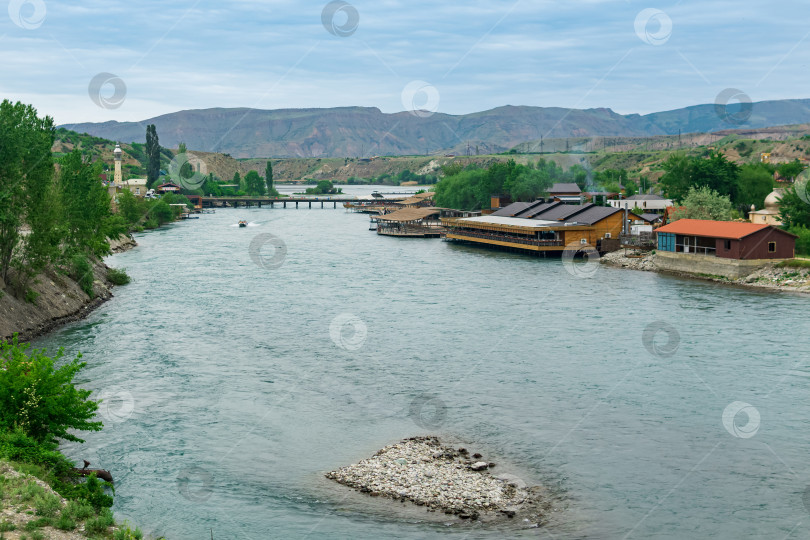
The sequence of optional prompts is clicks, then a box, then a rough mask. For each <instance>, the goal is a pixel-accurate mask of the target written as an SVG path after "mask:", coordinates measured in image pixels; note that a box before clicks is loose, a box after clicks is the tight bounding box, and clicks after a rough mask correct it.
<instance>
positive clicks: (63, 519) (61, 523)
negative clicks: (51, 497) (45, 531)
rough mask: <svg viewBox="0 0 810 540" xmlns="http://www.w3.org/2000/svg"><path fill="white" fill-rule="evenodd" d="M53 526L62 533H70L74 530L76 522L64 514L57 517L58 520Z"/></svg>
mask: <svg viewBox="0 0 810 540" xmlns="http://www.w3.org/2000/svg"><path fill="white" fill-rule="evenodd" d="M53 526H54V527H56V528H57V529H59V530H62V531H72V530H73V529H75V528H76V522H75V521H73V520H72V519H70V517H68V516H66V515H65V514H62V515H61V516H59V519H57V520H56V522H55V523H54V524H53Z"/></svg>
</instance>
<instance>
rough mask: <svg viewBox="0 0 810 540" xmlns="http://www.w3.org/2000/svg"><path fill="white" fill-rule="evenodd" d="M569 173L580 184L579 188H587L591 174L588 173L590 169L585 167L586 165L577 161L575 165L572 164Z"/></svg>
mask: <svg viewBox="0 0 810 540" xmlns="http://www.w3.org/2000/svg"><path fill="white" fill-rule="evenodd" d="M568 174H569V175H570V176H571V179H572V180H573V182H574V183H575V184H576V185H577V186H579V189H581V190H583V191H584V190H585V189H587V187H588V177H589V176H590V174H589V173H588V170H587V169H585V167H583V166H582V165H580V164H579V163H575V164H574V165H572V166H571V168H570V169H568Z"/></svg>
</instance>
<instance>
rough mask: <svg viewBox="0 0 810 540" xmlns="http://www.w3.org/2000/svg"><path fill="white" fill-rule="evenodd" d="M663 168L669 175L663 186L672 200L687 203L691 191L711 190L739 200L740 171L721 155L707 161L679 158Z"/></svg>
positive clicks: (703, 159)
mask: <svg viewBox="0 0 810 540" xmlns="http://www.w3.org/2000/svg"><path fill="white" fill-rule="evenodd" d="M663 168H664V170H665V171H666V172H665V174H664V176H662V177H661V184H662V185H663V186H664V191H665V193H666V194H667V195H668V196H669V197H670V198H671V199H674V200H678V201H680V200H683V198H684V197H685V196H686V195H687V193H688V192H689V190H690V188H692V187H699V186H707V187H709V188H711V189H713V190H714V191H716V192H718V193H719V194H720V195H726V196H728V197H730V198H731V199H732V200H736V196H737V175H738V174H739V167H738V166H737V165H736V164H734V163H732V162H730V161H728V159H726V157H725V156H724V155H723V154H721V153H718V152H714V151H711V152H709V155H708V157H706V158H701V157H697V156H695V157H688V156H685V155H683V154H675V155H673V156H670V158H669V159H668V160H667V161H666V162H664V164H663Z"/></svg>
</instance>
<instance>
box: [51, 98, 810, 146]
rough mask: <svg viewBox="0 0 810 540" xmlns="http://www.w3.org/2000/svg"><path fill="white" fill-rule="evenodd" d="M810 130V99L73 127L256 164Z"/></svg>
mask: <svg viewBox="0 0 810 540" xmlns="http://www.w3.org/2000/svg"><path fill="white" fill-rule="evenodd" d="M806 122H810V99H790V100H777V101H762V102H758V103H753V104H750V105H747V106H741V105H739V104H736V105H735V106H729V107H728V109H723V108H718V107H717V106H715V105H714V104H706V105H695V106H692V107H686V108H682V109H676V110H672V111H664V112H657V113H651V114H646V115H639V114H627V115H622V114H618V113H616V112H614V111H612V110H611V109H606V108H598V109H566V108H559V107H529V106H511V105H509V106H504V107H498V108H495V109H492V110H488V111H483V112H477V113H471V114H464V115H450V114H443V113H435V114H430V113H427V112H426V111H420V112H418V113H416V114H415V113H412V112H399V113H393V114H388V113H383V112H381V111H380V110H379V109H377V108H373V107H337V108H329V109H279V110H260V109H248V108H231V109H224V108H215V109H198V110H188V111H180V112H175V113H171V114H165V115H162V116H158V117H155V118H149V119H146V120H143V121H142V122H116V121H110V122H102V123H81V124H66V125H64V126H60V127H64V128H67V129H71V130H73V131H77V132H79V133H88V134H90V135H95V136H97V137H104V138H107V139H112V140H116V141H120V142H126V143H130V142H137V143H143V142H145V139H146V126H147V125H148V124H155V126H156V128H157V132H158V136H159V137H160V144H161V145H162V146H165V147H169V148H177V146H178V145H179V143H181V142H184V143H185V144H186V146H187V147H188V148H189V149H193V150H199V151H203V152H222V153H227V154H230V155H232V156H233V157H235V158H251V157H263V158H268V157H276V158H295V157H371V156H376V155H393V156H397V155H426V154H446V153H457V154H466V153H468V152H469V153H470V154H477V153H481V154H484V153H495V152H503V151H506V150H509V149H511V148H513V147H515V146H516V145H518V144H521V143H526V142H529V141H537V140H539V139H540V138H541V137H542V138H558V139H559V138H567V137H576V138H582V137H648V136H655V135H677V134H678V133H707V132H712V131H718V130H727V129H733V128H763V127H770V126H780V125H790V124H800V123H806Z"/></svg>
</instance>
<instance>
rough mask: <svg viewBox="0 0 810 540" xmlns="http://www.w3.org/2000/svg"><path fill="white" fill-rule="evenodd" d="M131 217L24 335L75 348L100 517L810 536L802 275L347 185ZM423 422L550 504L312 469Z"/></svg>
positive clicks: (426, 430) (415, 531)
mask: <svg viewBox="0 0 810 540" xmlns="http://www.w3.org/2000/svg"><path fill="white" fill-rule="evenodd" d="M370 189H371V188H370V187H368V186H364V187H362V188H360V187H353V188H347V189H345V191H348V192H350V193H368V192H369V191H370ZM379 189H381V190H382V189H383V188H379ZM389 191H390V189H389ZM239 219H246V220H248V221H250V222H251V226H250V227H247V228H238V227H235V226H234V224H235V223H236V222H237V221H238V220H239ZM136 239H137V241H138V243H139V244H140V245H139V247H137V248H136V249H134V250H132V251H130V252H127V253H124V254H121V255H115V256H113V257H111V258H110V259H109V261H108V262H109V264H111V265H113V266H116V267H124V268H126V270H127V272H128V273H129V274H130V276H131V277H132V284H130V285H128V286H125V287H120V288H116V290H115V298H114V299H112V300H111V301H109V302H107V303H106V304H105V305H103V306H102V307H101V308H99V309H98V310H97V311H95V312H94V313H93V314H92V315H91V316H90V317H89V318H87V319H86V320H84V321H81V322H78V323H75V324H71V325H69V326H67V327H64V328H62V329H61V330H59V331H56V332H54V333H52V334H50V335H48V336H46V337H43V338H40V339H38V340H37V341H36V342H35V345H36V346H37V347H47V348H49V349H50V350H53V349H55V348H57V347H58V346H64V347H65V349H66V352H67V354H68V355H75V354H76V352H77V351H81V352H82V353H83V355H84V356H83V359H84V360H85V361H86V362H87V368H86V369H85V370H83V371H82V372H81V373H80V377H81V380H80V383H81V384H82V386H84V387H87V388H90V389H93V390H95V391H96V392H97V394H96V396H97V397H104V398H105V402H104V403H103V404H102V406H101V409H100V412H101V416H102V419H103V420H104V423H105V428H104V430H103V431H102V432H99V433H91V434H86V435H85V438H86V439H87V442H86V443H85V444H83V445H75V444H71V445H66V446H65V452H66V453H67V454H68V455H69V456H70V457H72V458H75V459H76V460H77V461H79V460H80V459H82V458H85V459H88V460H89V461H91V462H92V463H93V465H94V466H98V467H102V468H106V469H110V470H111V471H112V472H113V475H114V477H115V479H116V496H115V501H116V502H115V507H114V509H115V512H116V516H117V517H118V518H119V519H122V520H123V519H128V520H130V521H131V522H133V523H135V524H138V525H139V526H141V528H142V529H143V530H144V532H147V533H149V534H151V535H158V534H165V535H166V536H167V537H168V538H169V539H171V540H182V539H207V538H210V537H211V535H212V534H213V537H214V538H215V539H217V540H220V539H254V540H261V539H266V538H313V539H314V538H329V539H332V538H361V539H366V538H367V539H372V538H382V537H396V538H408V539H416V538H448V539H459V540H460V539H463V538H482V539H484V538H486V539H490V538H492V539H494V538H502V537H505V536H508V537H515V538H555V539H560V538H564V539H568V538H673V539H674V538H806V537H808V536H809V535H810V515H809V513H810V489H808V486H810V471H808V469H807V466H806V463H807V455H808V433H810V429H809V428H810V421H808V418H810V384H808V383H809V382H810V367H808V354H807V353H808V351H810V333H808V331H807V330H808V324H807V317H806V314H807V311H808V307H809V306H810V298H808V297H802V296H793V295H788V294H775V293H770V292H759V291H752V290H746V289H741V288H735V287H728V286H721V285H718V284H715V283H709V282H702V281H697V280H688V279H679V278H673V277H665V276H661V275H657V274H653V273H643V272H634V271H628V270H618V269H612V268H607V267H601V266H596V265H594V266H589V265H587V264H585V265H579V266H576V267H570V266H566V265H564V264H563V263H562V262H561V261H560V260H544V259H537V258H532V257H528V256H521V255H514V254H508V253H502V252H495V251H488V250H484V249H478V248H472V247H464V246H459V245H454V244H450V243H446V242H443V241H441V240H438V239H437V240H419V239H401V238H390V237H382V236H377V235H376V234H375V233H373V232H370V231H369V230H368V216H366V215H362V214H350V213H346V212H345V211H344V210H343V209H340V208H339V209H337V210H335V209H332V208H328V209H320V208H313V209H311V210H309V209H303V208H301V209H298V210H296V209H293V208H288V209H286V210H284V209H280V208H275V209H269V208H265V209H261V210H259V209H250V210H248V209H238V210H231V209H225V210H217V212H216V213H215V214H210V215H209V214H207V215H202V216H201V218H200V219H198V220H190V221H186V222H182V223H176V224H173V225H171V226H168V227H165V228H163V229H160V230H157V231H153V232H147V233H143V234H138V235H136ZM422 434H437V435H439V436H442V437H444V438H447V439H448V440H454V441H459V444H464V446H466V447H467V448H469V449H470V450H471V451H473V449H476V450H478V451H482V453H484V454H485V457H487V458H491V459H492V460H493V461H496V462H498V466H497V467H496V470H501V471H506V472H510V473H512V474H514V475H516V476H518V477H519V478H520V479H522V480H524V481H525V482H526V483H529V484H543V485H545V486H547V487H548V488H549V489H550V490H551V491H552V493H553V494H554V497H555V501H556V502H555V507H556V511H555V512H554V515H553V516H551V519H550V522H549V524H548V525H547V526H545V527H541V528H534V529H529V528H524V527H525V526H526V524H521V523H516V524H512V525H510V526H509V527H508V528H506V529H504V528H498V527H492V526H481V525H479V524H469V523H458V522H455V521H454V520H451V519H443V518H444V517H445V516H443V515H438V516H437V514H428V513H427V512H424V510H423V509H417V510H410V509H407V508H405V507H404V506H403V505H402V504H400V503H393V502H389V501H379V500H377V499H371V498H368V497H365V496H359V495H357V494H355V493H354V492H350V491H349V490H347V489H346V488H343V487H342V486H337V485H332V484H331V483H330V482H329V481H327V480H326V479H324V478H323V474H324V473H325V472H327V471H329V470H331V469H334V468H336V467H339V466H342V465H347V464H349V463H353V462H356V461H357V460H359V459H362V458H364V457H367V456H370V455H371V454H373V453H374V452H375V451H376V450H377V449H379V448H382V447H383V446H385V445H386V444H390V443H393V442H396V441H397V440H399V439H401V438H404V437H408V436H414V435H422Z"/></svg>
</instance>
